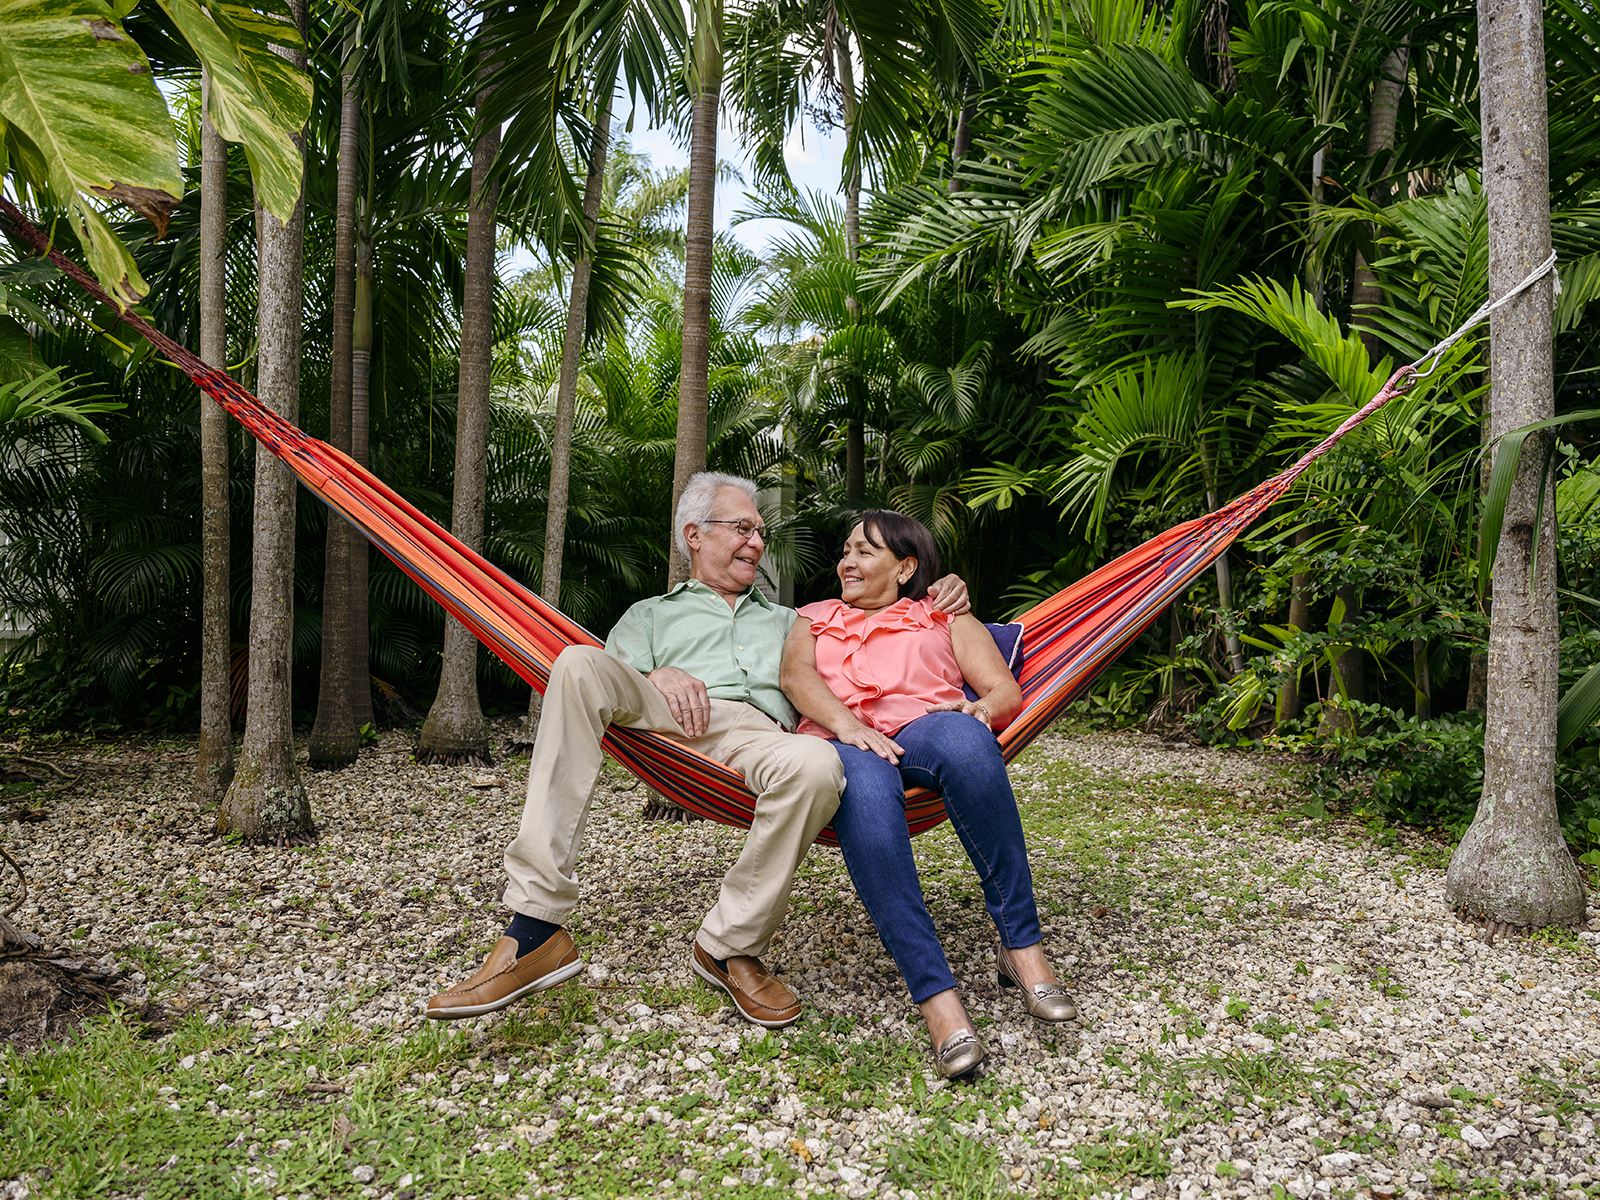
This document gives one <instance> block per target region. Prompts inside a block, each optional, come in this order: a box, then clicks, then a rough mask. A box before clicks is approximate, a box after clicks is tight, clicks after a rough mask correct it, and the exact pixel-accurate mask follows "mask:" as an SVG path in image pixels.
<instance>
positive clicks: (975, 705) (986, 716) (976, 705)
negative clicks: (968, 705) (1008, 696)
mask: <svg viewBox="0 0 1600 1200" xmlns="http://www.w3.org/2000/svg"><path fill="white" fill-rule="evenodd" d="M972 707H973V708H975V709H977V710H978V711H979V712H981V713H982V714H983V723H984V724H985V725H988V724H990V723H991V722H990V717H989V709H988V706H986V705H984V704H982V703H981V702H979V701H976V700H975V701H973V703H972Z"/></svg>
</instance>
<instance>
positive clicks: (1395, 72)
mask: <svg viewBox="0 0 1600 1200" xmlns="http://www.w3.org/2000/svg"><path fill="white" fill-rule="evenodd" d="M1409 61H1410V47H1408V46H1406V45H1404V44H1402V45H1400V46H1397V47H1396V48H1395V49H1394V50H1393V51H1392V52H1391V53H1390V55H1389V57H1388V58H1386V59H1385V60H1384V63H1383V69H1382V71H1381V72H1380V73H1379V75H1378V82H1377V83H1376V84H1374V85H1373V88H1372V107H1371V108H1370V110H1369V111H1368V114H1367V159H1368V161H1369V162H1370V161H1371V160H1372V159H1374V158H1376V157H1377V156H1378V155H1380V154H1387V153H1388V152H1389V151H1391V150H1393V149H1394V129H1395V123H1396V121H1397V120H1398V119H1399V114H1400V98H1401V97H1402V96H1403V95H1404V94H1405V89H1406V65H1407V63H1408V62H1409ZM1369 198H1370V199H1371V200H1372V202H1373V203H1374V204H1377V205H1387V204H1388V203H1389V187H1388V185H1387V184H1380V185H1378V186H1376V187H1374V188H1373V189H1372V192H1371V195H1370V197H1369ZM1382 303H1383V292H1382V290H1381V289H1380V288H1379V287H1378V286H1377V277H1376V276H1375V275H1374V274H1373V273H1372V269H1371V268H1370V267H1368V266H1367V260H1366V258H1365V256H1364V255H1363V254H1362V253H1361V251H1360V250H1359V249H1358V250H1357V251H1356V263H1355V272H1354V277H1353V280H1352V286H1351V289H1350V323H1351V324H1352V325H1356V326H1359V327H1360V328H1361V340H1362V342H1363V343H1364V344H1365V345H1366V347H1367V356H1368V357H1369V358H1371V359H1372V361H1373V362H1374V363H1376V362H1377V361H1378V360H1379V359H1381V358H1382V357H1383V344H1382V342H1381V341H1380V340H1379V338H1378V335H1377V333H1376V332H1374V331H1373V329H1372V328H1371V325H1372V322H1371V320H1370V318H1369V317H1368V316H1367V314H1368V313H1370V312H1371V311H1372V310H1374V309H1375V308H1376V307H1377V306H1378V305H1380V304H1382Z"/></svg>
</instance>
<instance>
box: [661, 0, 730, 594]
mask: <svg viewBox="0 0 1600 1200" xmlns="http://www.w3.org/2000/svg"><path fill="white" fill-rule="evenodd" d="M692 7H693V9H694V12H695V28H694V47H693V53H694V72H693V74H694V80H693V87H692V90H691V95H692V96H693V110H692V115H691V130H692V132H691V141H690V144H689V196H688V214H687V217H686V220H685V235H686V237H685V242H686V244H685V254H684V267H683V357H682V362H681V365H680V367H679V369H678V433H677V452H676V455H675V457H674V459H673V464H672V503H671V508H670V510H669V512H668V516H667V521H668V526H669V542H668V545H669V551H668V572H667V586H668V587H669V588H672V587H676V586H677V585H678V584H680V583H682V582H683V581H684V580H685V579H687V578H689V561H688V559H686V558H684V557H683V555H682V554H680V553H679V552H678V546H677V532H678V531H677V530H676V529H672V528H670V527H671V526H672V525H674V524H676V522H677V510H678V497H679V496H681V495H683V489H684V488H685V487H686V486H687V485H688V483H689V477H690V476H691V475H694V474H695V473H696V472H699V471H704V470H705V469H706V425H707V421H708V413H707V409H708V405H709V403H710V387H709V381H710V365H711V267H712V254H713V250H714V248H715V242H714V234H713V230H712V217H713V215H714V209H715V204H716V187H717V113H718V109H719V107H720V104H721V98H722V0H696V3H695V4H693V5H692Z"/></svg>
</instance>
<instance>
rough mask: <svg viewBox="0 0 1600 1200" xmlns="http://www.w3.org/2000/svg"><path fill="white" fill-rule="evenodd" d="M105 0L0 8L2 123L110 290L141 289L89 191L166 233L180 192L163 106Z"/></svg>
mask: <svg viewBox="0 0 1600 1200" xmlns="http://www.w3.org/2000/svg"><path fill="white" fill-rule="evenodd" d="M116 18H117V14H116V12H115V11H114V10H113V9H112V8H111V7H110V6H108V5H107V4H105V3H104V2H103V0H0V121H3V122H5V124H7V125H8V126H9V127H10V137H11V139H12V147H13V149H14V150H15V151H16V155H15V158H14V160H13V165H14V166H15V167H16V168H17V169H19V170H21V171H22V173H23V175H24V177H25V178H27V179H28V181H29V182H30V183H32V184H34V185H35V186H41V187H43V186H48V187H49V189H50V190H51V191H52V192H53V193H54V194H55V197H56V199H57V200H58V201H59V202H60V203H63V204H66V205H68V206H69V208H70V210H71V213H72V218H73V222H72V223H73V227H74V232H75V233H77V235H78V240H79V241H80V242H82V243H83V246H84V250H85V252H86V253H87V254H88V257H89V265H90V267H91V269H92V270H93V271H94V273H95V275H96V276H97V277H98V278H99V279H100V282H101V284H102V285H104V287H105V288H106V290H107V291H108V292H110V293H111V294H112V295H113V296H115V297H117V298H118V299H119V300H121V301H123V302H124V303H132V302H133V301H135V300H137V299H138V298H139V297H140V296H142V295H143V294H144V292H145V291H146V287H145V283H144V280H143V279H141V278H140V276H139V270H138V268H137V267H136V266H135V265H134V262H133V258H132V256H131V255H130V254H129V253H128V251H127V249H126V248H125V247H124V246H123V245H122V243H121V242H120V241H118V240H117V238H116V236H115V235H114V234H113V233H112V232H111V229H110V226H108V225H107V224H106V221H105V219H104V218H103V217H101V216H100V214H99V212H98V211H96V209H95V207H94V206H93V204H92V203H91V202H90V201H89V199H88V196H89V195H96V196H102V197H108V198H114V199H117V200H122V201H124V202H126V203H127V204H129V205H131V206H132V207H133V208H135V209H136V210H138V211H139V212H140V213H143V214H144V215H145V216H147V217H149V218H150V220H151V221H153V222H154V223H155V225H156V227H157V229H159V230H162V231H165V229H166V223H167V214H168V213H170V212H171V210H172V206H173V205H174V204H176V203H177V202H178V200H180V199H181V198H182V196H183V182H182V178H181V176H180V174H179V170H178V153H177V146H176V144H175V143H174V141H173V137H172V119H171V117H170V116H168V114H167V105H166V101H165V100H163V99H162V97H161V93H160V92H159V91H158V90H157V89H156V86H155V84H154V83H153V82H151V79H150V64H149V62H148V61H147V60H146V59H145V56H144V52H143V51H142V50H140V49H139V47H138V46H137V45H135V44H134V42H133V40H132V39H131V38H129V37H128V35H127V34H126V33H124V32H123V31H122V27H121V26H120V25H119V24H118V22H117V19H116Z"/></svg>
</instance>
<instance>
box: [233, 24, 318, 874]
mask: <svg viewBox="0 0 1600 1200" xmlns="http://www.w3.org/2000/svg"><path fill="white" fill-rule="evenodd" d="M291 3H292V5H293V13H294V19H295V23H296V25H297V26H298V28H299V29H300V30H301V31H302V36H303V31H304V29H305V22H306V9H305V0H291ZM288 57H289V58H290V60H291V61H292V62H294V63H295V64H296V65H297V66H298V67H299V68H300V69H301V70H304V69H305V65H306V60H305V53H304V51H303V50H295V51H291V52H290V53H289V55H288ZM303 138H304V135H303V134H302V135H301V142H300V144H301V146H302V153H303V152H304V151H303V146H304V140H303ZM256 229H257V233H256V239H257V245H258V247H259V251H258V253H259V259H260V293H259V299H258V319H257V329H256V342H257V370H256V393H257V395H258V396H259V397H260V398H261V400H262V402H263V403H265V404H267V405H268V406H269V407H271V408H272V409H273V411H274V412H277V413H278V414H279V415H281V416H283V417H285V418H286V419H288V420H289V421H291V422H292V421H295V420H296V419H297V418H298V415H299V408H300V331H301V321H302V318H303V315H304V313H303V303H302V295H303V290H304V283H303V278H302V270H301V263H302V261H303V258H304V253H305V244H304V239H305V201H304V199H303V198H302V199H301V200H300V201H299V202H297V203H296V205H295V208H294V213H293V215H292V216H291V217H290V218H289V220H288V221H287V222H286V223H282V224H280V223H279V222H278V221H277V220H276V219H275V218H273V217H272V216H271V214H269V213H267V212H266V210H265V209H259V208H258V215H257V220H256ZM294 525H295V481H294V476H293V475H291V474H290V473H289V469H288V468H287V467H285V466H284V465H283V464H282V463H280V462H279V461H278V460H277V459H276V458H275V457H273V456H272V455H270V454H265V453H261V452H259V451H258V452H257V454H256V480H255V524H254V536H253V539H252V548H251V561H252V564H253V568H252V578H251V588H250V682H249V695H248V698H247V701H246V708H245V727H244V742H243V745H242V746H241V748H240V752H239V762H238V767H237V769H236V771H235V774H234V778H233V782H232V783H231V784H230V785H229V787H228V791H227V794H226V795H225V796H224V797H223V801H222V807H221V809H220V811H219V812H218V815H217V832H219V833H223V834H228V833H235V834H239V835H242V836H243V837H244V839H245V840H246V841H249V842H277V843H278V844H280V845H281V844H284V843H293V842H305V841H309V840H311V839H312V838H313V837H315V833H316V831H315V828H314V826H313V825H312V823H311V802H310V799H309V797H308V796H307V794H306V789H305V785H304V784H303V783H302V782H301V780H300V772H299V770H298V768H297V767H296V766H295V761H294V732H293V729H292V728H291V725H290V721H291V718H292V704H291V696H290V654H291V650H292V641H291V637H292V634H293V631H294Z"/></svg>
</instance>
